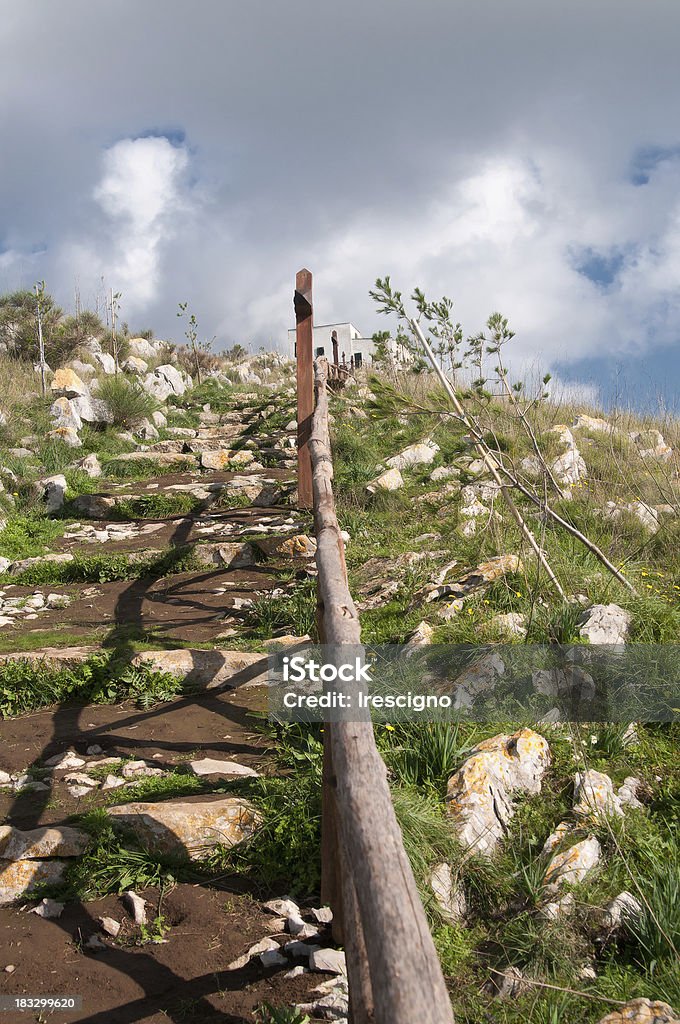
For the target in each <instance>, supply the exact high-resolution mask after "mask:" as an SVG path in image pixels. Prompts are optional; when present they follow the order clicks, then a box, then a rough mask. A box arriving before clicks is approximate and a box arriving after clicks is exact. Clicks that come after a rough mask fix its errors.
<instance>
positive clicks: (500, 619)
mask: <svg viewBox="0 0 680 1024" xmlns="http://www.w3.org/2000/svg"><path fill="white" fill-rule="evenodd" d="M487 628H488V629H491V630H492V631H494V632H498V633H502V634H503V635H505V636H507V637H520V638H523V637H525V636H526V635H527V627H526V618H525V616H524V615H522V614H521V613H520V612H506V613H505V614H501V615H494V616H493V617H492V618H491V619H489V622H488V623H487Z"/></svg>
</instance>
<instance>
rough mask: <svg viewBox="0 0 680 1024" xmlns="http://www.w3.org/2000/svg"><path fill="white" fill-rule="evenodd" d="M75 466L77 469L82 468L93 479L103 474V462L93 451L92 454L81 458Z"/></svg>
mask: <svg viewBox="0 0 680 1024" xmlns="http://www.w3.org/2000/svg"><path fill="white" fill-rule="evenodd" d="M75 466H76V469H80V470H82V472H83V473H87V475H88V476H89V477H90V478H91V479H93V480H95V479H96V478H97V477H100V476H101V475H102V467H101V463H100V462H99V459H98V458H97V456H96V455H95V454H94V452H91V454H90V455H86V456H85V458H84V459H79V460H78V462H76V464H75Z"/></svg>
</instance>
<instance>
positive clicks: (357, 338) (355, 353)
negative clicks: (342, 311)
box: [288, 323, 408, 370]
mask: <svg viewBox="0 0 680 1024" xmlns="http://www.w3.org/2000/svg"><path fill="white" fill-rule="evenodd" d="M336 341H337V361H338V362H339V363H340V364H341V365H342V364H343V363H346V365H347V366H350V364H352V365H353V366H354V368H355V369H356V370H358V369H360V368H361V367H362V366H368V365H370V364H371V363H372V362H373V356H374V354H375V342H374V341H373V339H372V338H364V337H363V336H362V334H361V332H360V331H358V330H357V328H356V327H355V326H354V324H350V323H346V324H320V325H319V326H315V327H314V340H313V345H314V358H315V359H316V357H317V356H325V357H326V358H327V359H328V360H330V362H334V361H335V351H334V342H336ZM387 347H388V351H390V352H391V353H392V354H393V356H394V357H395V359H399V360H401V361H403V360H405V359H407V358H408V355H407V354H406V353H404V350H403V349H401V346H397V345H396V343H395V342H394V339H393V338H390V339H389V341H388V343H387ZM398 347H399V348H400V349H401V351H400V352H399V353H398V352H397V348H398ZM288 351H289V352H290V354H291V356H292V357H293V358H294V356H295V328H294V327H293V328H292V329H291V330H290V331H288Z"/></svg>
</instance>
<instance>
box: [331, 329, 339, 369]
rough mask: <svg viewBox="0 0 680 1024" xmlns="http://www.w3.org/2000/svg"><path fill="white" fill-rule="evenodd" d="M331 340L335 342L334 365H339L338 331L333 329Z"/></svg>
mask: <svg viewBox="0 0 680 1024" xmlns="http://www.w3.org/2000/svg"><path fill="white" fill-rule="evenodd" d="M331 341H332V343H333V366H337V365H338V332H337V331H331Z"/></svg>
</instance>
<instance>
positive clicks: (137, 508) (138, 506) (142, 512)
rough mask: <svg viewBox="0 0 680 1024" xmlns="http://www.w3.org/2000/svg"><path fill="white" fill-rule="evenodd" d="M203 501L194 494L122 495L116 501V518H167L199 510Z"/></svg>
mask: <svg viewBox="0 0 680 1024" xmlns="http://www.w3.org/2000/svg"><path fill="white" fill-rule="evenodd" d="M203 504H204V503H203V502H202V501H200V500H199V499H197V498H195V497H194V496H193V495H192V494H167V493H166V494H161V493H159V494H142V495H139V496H138V497H135V498H124V497H121V498H119V499H118V501H117V502H116V507H115V513H116V514H115V518H116V519H121V520H131V519H166V518H170V517H171V516H185V515H190V514H191V513H192V512H196V511H198V509H200V508H202V507H203Z"/></svg>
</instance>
